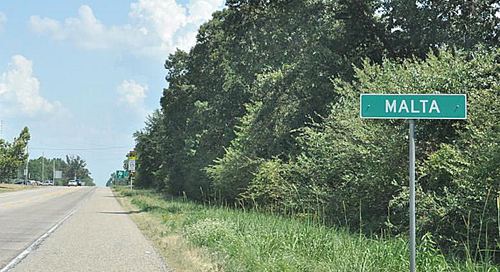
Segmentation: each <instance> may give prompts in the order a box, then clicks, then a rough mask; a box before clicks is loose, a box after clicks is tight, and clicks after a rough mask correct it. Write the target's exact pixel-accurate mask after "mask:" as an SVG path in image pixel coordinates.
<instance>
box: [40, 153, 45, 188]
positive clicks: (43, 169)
mask: <svg viewBox="0 0 500 272" xmlns="http://www.w3.org/2000/svg"><path fill="white" fill-rule="evenodd" d="M44 174H45V154H44V153H43V152H42V180H41V182H43V179H44V177H45V175H44Z"/></svg>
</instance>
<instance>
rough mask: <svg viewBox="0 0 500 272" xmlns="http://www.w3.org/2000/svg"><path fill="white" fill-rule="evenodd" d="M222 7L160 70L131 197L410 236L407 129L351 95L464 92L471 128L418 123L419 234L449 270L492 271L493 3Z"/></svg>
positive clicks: (498, 191)
mask: <svg viewBox="0 0 500 272" xmlns="http://www.w3.org/2000/svg"><path fill="white" fill-rule="evenodd" d="M226 5H227V8H226V9H224V10H223V11H219V12H216V13H214V14H213V17H212V19H211V20H210V21H209V22H207V23H205V24H204V25H202V26H201V27H200V29H199V31H198V35H197V42H196V45H195V46H194V47H193V48H192V49H191V50H190V51H189V52H183V51H177V52H175V53H174V54H172V55H170V56H169V57H168V59H167V60H166V62H165V68H166V80H167V82H168V88H166V89H165V90H164V92H163V96H162V98H161V100H160V106H161V108H160V109H159V110H157V111H156V112H155V113H153V114H152V115H151V116H150V117H149V118H148V119H147V120H146V125H145V128H144V129H143V130H141V131H139V132H137V133H136V134H135V138H136V147H135V150H136V151H137V158H138V159H137V175H136V177H135V178H136V180H135V183H134V184H135V185H136V186H137V187H141V188H148V189H154V190H157V191H159V192H162V193H168V194H170V195H174V196H180V197H184V198H186V199H190V200H193V201H197V202H199V203H203V204H206V205H209V204H210V205H214V204H215V205H216V207H220V206H221V205H222V206H225V205H229V206H231V207H233V206H234V207H239V208H241V209H249V208H250V209H252V210H258V211H262V212H266V213H269V214H272V215H283V216H285V217H286V218H288V217H292V218H294V217H295V218H297V220H300V218H302V217H305V218H310V217H312V218H316V219H317V221H315V222H322V223H323V224H324V225H325V228H326V226H336V227H338V228H341V229H345V230H348V231H351V232H352V233H359V232H362V233H363V234H365V235H366V236H367V237H372V236H373V235H378V236H379V237H399V236H404V235H406V233H407V230H408V177H407V175H408V170H407V159H408V148H407V134H408V131H407V124H406V123H405V122H404V121H401V120H361V119H360V118H359V95H360V94H361V93H441V94H451V93H462V94H466V95H467V102H468V119H467V120H461V121H452V120H432V121H428V120H422V121H418V122H417V127H416V139H417V142H416V147H417V153H416V155H417V179H418V180H417V185H416V187H417V197H416V198H417V199H416V201H417V236H418V237H420V247H421V248H422V247H424V248H425V247H426V245H428V244H433V245H435V248H436V249H438V250H439V251H438V252H442V253H443V254H445V256H446V258H451V259H453V258H461V259H462V260H464V261H466V262H469V261H470V260H473V261H476V262H479V263H481V262H490V263H493V264H496V265H498V264H500V222H499V221H500V220H499V219H500V121H499V116H500V49H499V45H500V40H499V39H500V33H499V30H500V17H498V13H499V12H500V5H498V4H496V3H492V2H491V1H465V2H463V1H462V2H460V1H458V2H457V1H455V2H453V1H452V2H450V1H416V2H415V1H381V0H368V1H343V0H333V1H320V0H311V1H260V0H257V1H247V0H228V1H227V2H226ZM214 210H218V208H214ZM244 214H245V213H244ZM252 214H253V213H252ZM245 216H250V215H245ZM252 216H260V215H252ZM262 216H264V215H262ZM216 218H217V220H219V219H218V217H216ZM269 220H270V221H272V220H271V219H269ZM276 220H278V219H276ZM287 220H288V219H287ZM290 220H292V219H290ZM224 222H225V221H224ZM287 222H288V221H287ZM290 222H295V221H293V220H292V221H290ZM207 224H209V223H207ZM214 224H218V223H214ZM231 224H232V225H231ZM287 224H288V223H287ZM289 224H292V223H289ZM223 225H225V223H224V224H223ZM229 225H230V226H233V225H234V226H236V227H235V228H236V229H239V228H240V226H239V223H234V222H233V223H230V224H229ZM287 226H288V225H287ZM230 228H233V227H230ZM283 228H284V229H283V230H285V229H286V227H283ZM290 228H291V227H290ZM311 228H313V227H311ZM316 228H320V226H316V225H315V226H314V228H313V229H316ZM322 231H323V230H322ZM321 233H323V234H325V235H327V234H326V233H328V231H326V230H325V231H324V232H321ZM277 235H278V234H277ZM283 235H289V234H283ZM332 235H333V234H332ZM339 235H340V234H339ZM345 235H347V234H345ZM191 237H194V236H191ZM238 237H239V236H238ZM347 237H350V236H348V235H347ZM193 239H194V238H193ZM359 239H365V238H359ZM388 239H389V240H387V243H395V245H399V246H401V247H403V245H402V244H400V242H398V240H397V239H396V240H394V238H388ZM349 241H350V240H346V243H350V242H349ZM360 241H363V242H366V243H367V244H370V241H371V240H366V241H365V240H360ZM360 241H358V242H360ZM200 243H201V242H200ZM273 246H274V245H273ZM395 247H397V246H395ZM318 250H319V249H318ZM367 252H368V251H367ZM258 253H259V252H258V251H255V252H252V251H250V252H248V254H250V255H251V254H256V256H255V258H268V257H269V256H261V255H259V254H258ZM318 254H320V253H318ZM351 254H352V255H353V256H356V254H354V253H352V252H351ZM229 255H231V254H229ZM271 256H272V257H269V258H271V259H272V258H274V255H271ZM400 256H403V255H400ZM249 258H250V257H249ZM321 260H322V259H321ZM379 262H381V261H379ZM395 262H398V261H397V260H395ZM318 269H320V268H318Z"/></svg>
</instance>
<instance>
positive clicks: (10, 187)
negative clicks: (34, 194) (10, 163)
mask: <svg viewBox="0 0 500 272" xmlns="http://www.w3.org/2000/svg"><path fill="white" fill-rule="evenodd" d="M33 188H34V187H33V186H28V185H19V184H10V183H0V193H6V192H14V191H21V190H30V189H33Z"/></svg>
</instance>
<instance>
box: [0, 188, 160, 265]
mask: <svg viewBox="0 0 500 272" xmlns="http://www.w3.org/2000/svg"><path fill="white" fill-rule="evenodd" d="M61 221H63V222H62V223H61ZM56 225H57V226H58V227H57V229H55V228H54V226H56ZM49 230H51V231H53V232H51V233H50V235H47V232H48V231H49ZM40 237H43V241H42V242H41V243H39V244H38V245H37V246H35V247H30V245H32V244H33V243H34V242H35V241H40ZM20 254H21V255H23V254H24V255H26V256H23V258H22V259H20V258H19V257H18V258H17V259H16V256H19V255H20ZM13 259H15V260H17V261H16V264H15V266H14V267H13V268H12V269H9V270H8V271H23V272H24V271H165V270H167V269H166V267H165V265H164V263H163V260H162V259H161V257H159V256H158V254H157V253H156V252H155V250H154V248H153V247H152V245H151V243H150V242H149V241H147V240H146V238H144V236H143V235H142V234H141V232H140V231H139V229H138V228H137V226H136V225H135V224H134V223H133V222H132V220H131V219H130V218H129V216H128V214H127V213H126V212H125V211H124V210H123V209H122V208H121V206H120V204H119V203H118V202H117V201H116V199H115V197H114V196H113V194H112V192H111V190H110V189H109V188H97V189H96V188H88V187H87V188H86V187H72V188H67V187H66V188H65V187H50V188H42V189H37V190H29V191H20V192H12V193H3V194H0V271H2V268H4V267H5V266H6V265H7V264H9V263H11V264H12V260H13Z"/></svg>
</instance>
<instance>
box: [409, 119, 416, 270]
mask: <svg viewBox="0 0 500 272" xmlns="http://www.w3.org/2000/svg"><path fill="white" fill-rule="evenodd" d="M409 123H410V132H409V137H408V138H409V140H410V143H409V146H410V154H409V155H410V160H409V172H410V173H409V174H410V272H415V120H413V119H410V120H409Z"/></svg>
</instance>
